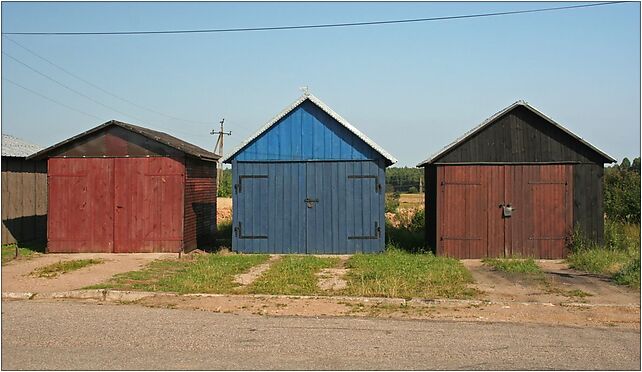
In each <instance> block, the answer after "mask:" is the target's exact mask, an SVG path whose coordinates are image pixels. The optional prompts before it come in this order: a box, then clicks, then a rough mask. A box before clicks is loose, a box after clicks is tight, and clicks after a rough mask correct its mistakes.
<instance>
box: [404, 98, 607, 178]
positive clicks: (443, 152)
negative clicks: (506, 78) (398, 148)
mask: <svg viewBox="0 0 642 372" xmlns="http://www.w3.org/2000/svg"><path fill="white" fill-rule="evenodd" d="M518 106H522V107H525V108H527V109H528V110H530V111H532V112H533V113H535V114H536V115H538V116H539V117H541V118H542V119H544V120H546V121H547V122H548V123H550V124H552V125H554V126H555V127H557V128H559V129H561V130H562V131H563V132H565V133H566V134H568V135H569V136H571V137H572V138H574V139H575V140H577V141H578V142H580V143H582V144H583V145H585V146H587V147H588V148H589V149H591V150H592V151H594V152H596V153H597V154H599V155H600V156H602V157H603V158H604V159H605V160H606V162H607V163H614V162H615V159H613V158H612V157H611V156H609V155H608V154H606V153H605V152H603V151H602V150H600V149H598V148H597V147H595V146H593V145H591V144H590V143H588V142H587V141H586V140H584V139H583V138H581V137H580V136H578V135H576V134H575V133H573V132H571V131H570V130H568V129H566V128H564V127H563V126H562V125H560V124H558V123H557V122H555V121H554V120H553V119H551V118H549V117H548V116H546V115H544V114H543V113H541V112H540V111H539V110H537V109H536V108H534V107H533V106H531V105H529V104H528V103H527V102H525V101H522V100H519V101H517V102H515V103H513V104H512V105H510V106H508V107H506V108H504V109H503V110H501V111H499V112H497V113H496V114H494V115H493V116H491V117H489V118H488V119H486V120H484V121H483V122H482V123H481V124H479V125H478V126H476V127H474V128H473V129H471V130H469V131H468V132H466V133H464V135H462V136H461V137H459V138H457V139H456V140H454V141H453V142H451V143H450V144H448V145H447V146H445V147H443V148H442V149H441V150H439V151H437V152H436V153H434V154H433V155H432V156H431V157H429V158H428V159H426V160H424V161H422V162H421V163H419V164H417V167H423V166H424V165H427V164H431V163H434V162H435V161H437V160H439V159H440V158H441V157H442V156H444V155H446V153H448V152H450V151H451V150H453V149H455V148H456V147H458V146H459V145H461V144H462V143H464V142H466V141H467V140H468V139H469V138H470V137H472V136H473V135H474V134H476V133H478V132H480V131H482V130H483V129H484V128H486V127H488V126H490V125H491V124H493V123H494V122H495V121H496V120H497V119H499V118H500V117H501V116H503V115H504V114H506V113H507V112H509V111H511V110H513V109H514V108H516V107H518Z"/></svg>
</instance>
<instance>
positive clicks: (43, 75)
mask: <svg viewBox="0 0 642 372" xmlns="http://www.w3.org/2000/svg"><path fill="white" fill-rule="evenodd" d="M2 54H4V55H5V56H7V57H9V58H11V59H12V60H14V61H16V62H18V63H19V64H21V65H23V66H24V67H26V68H28V69H29V70H31V71H33V72H35V73H37V74H38V75H40V76H42V77H44V78H46V79H48V80H51V81H52V82H54V83H56V84H58V85H60V86H61V87H63V88H65V89H68V90H70V91H72V92H74V93H76V94H77V95H79V96H81V97H84V98H86V99H88V100H90V101H92V102H94V103H96V104H98V105H100V106H103V107H105V108H107V109H109V110H112V111H115V112H117V113H119V114H121V115H125V116H128V117H130V118H133V119H136V120H138V121H140V122H145V120H143V119H140V118H137V117H135V116H133V115H130V114H128V113H126V112H122V111H120V110H118V109H115V108H113V107H111V106H108V105H105V104H104V103H102V102H100V101H98V100H95V99H93V98H91V97H90V96H88V95H86V94H84V93H82V92H79V91H78V90H76V89H74V88H71V87H70V86H68V85H66V84H64V83H61V82H60V81H58V80H56V79H54V78H52V77H50V76H48V75H47V74H45V73H43V72H41V71H39V70H37V69H35V68H33V67H31V66H29V65H28V64H26V63H24V62H22V61H20V60H19V59H17V58H15V57H13V56H11V55H9V54H8V53H6V52H2ZM3 79H4V78H3ZM5 80H7V79H5ZM7 81H9V82H11V83H13V84H15V85H18V84H17V83H15V82H13V81H10V80H7ZM19 86H20V87H21V88H23V89H26V90H28V88H25V87H23V86H21V85H19ZM30 91H31V90H30ZM31 92H33V91H31ZM34 93H35V92H34ZM36 94H38V93H36ZM38 95H39V96H41V97H45V96H43V95H41V94H38ZM46 99H48V100H50V101H52V102H56V103H59V102H57V101H54V100H53V99H51V98H48V97H46ZM60 104H61V103H60ZM62 105H64V104H62ZM65 107H67V108H71V107H70V106H66V105H65ZM72 110H75V111H79V110H76V109H73V108H72ZM79 112H82V111H79ZM82 113H83V114H86V115H89V116H92V117H94V118H97V119H99V120H100V118H99V117H97V116H95V115H90V114H87V113H86V112H82ZM156 127H158V128H162V129H165V130H169V131H173V132H176V133H182V134H188V135H190V136H191V135H195V133H191V132H184V131H180V130H176V129H174V128H167V127H161V126H156Z"/></svg>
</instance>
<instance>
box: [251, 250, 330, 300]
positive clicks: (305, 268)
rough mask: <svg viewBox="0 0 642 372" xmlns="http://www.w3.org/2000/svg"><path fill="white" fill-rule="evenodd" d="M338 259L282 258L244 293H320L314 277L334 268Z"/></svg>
mask: <svg viewBox="0 0 642 372" xmlns="http://www.w3.org/2000/svg"><path fill="white" fill-rule="evenodd" d="M338 262H339V259H338V258H329V257H324V258H321V257H315V256H284V257H283V258H281V259H280V260H279V261H277V262H275V263H274V264H273V265H272V267H270V269H269V270H267V271H266V272H265V273H263V275H261V276H260V277H259V278H258V279H257V280H256V281H254V283H252V284H250V285H249V286H248V287H247V288H246V291H247V292H249V293H262V294H289V295H312V294H319V293H322V290H321V289H320V288H319V287H318V286H317V281H318V278H317V276H316V275H315V274H316V273H317V272H318V271H319V270H321V269H325V268H330V267H333V266H336V265H337V264H338Z"/></svg>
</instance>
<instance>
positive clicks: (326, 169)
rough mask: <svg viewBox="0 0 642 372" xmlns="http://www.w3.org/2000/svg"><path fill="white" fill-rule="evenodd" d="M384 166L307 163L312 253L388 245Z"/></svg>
mask: <svg viewBox="0 0 642 372" xmlns="http://www.w3.org/2000/svg"><path fill="white" fill-rule="evenodd" d="M383 177H384V176H383V171H381V169H380V168H379V167H378V166H377V164H376V162H309V163H307V164H306V192H307V193H306V198H305V199H304V200H303V202H304V204H303V205H304V206H305V210H306V231H305V234H306V253H312V254H315V253H324V254H341V253H344V254H345V253H358V252H377V251H380V250H382V249H383V242H384V226H382V225H383V182H384V180H383V179H382V178H383Z"/></svg>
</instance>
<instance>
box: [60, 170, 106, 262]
mask: <svg viewBox="0 0 642 372" xmlns="http://www.w3.org/2000/svg"><path fill="white" fill-rule="evenodd" d="M112 170H113V161H112V159H75V158H74V159H59V158H52V159H49V182H48V183H49V186H48V188H49V212H50V214H49V216H48V222H47V224H48V237H49V238H48V244H47V249H48V251H49V252H52V253H54V252H112V249H113V246H112V241H113V230H112V228H111V226H112V223H113V222H112V209H113V196H112V195H113V194H112V188H111V183H112V177H113V174H112Z"/></svg>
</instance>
